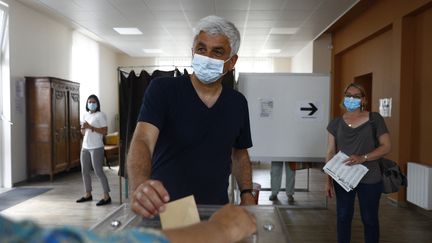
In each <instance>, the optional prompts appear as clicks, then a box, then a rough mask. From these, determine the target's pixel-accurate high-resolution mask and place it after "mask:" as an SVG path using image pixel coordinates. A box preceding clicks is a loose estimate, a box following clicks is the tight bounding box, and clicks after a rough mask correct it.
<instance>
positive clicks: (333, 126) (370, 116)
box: [325, 83, 391, 243]
mask: <svg viewBox="0 0 432 243" xmlns="http://www.w3.org/2000/svg"><path fill="white" fill-rule="evenodd" d="M366 102H367V100H366V92H365V90H364V88H363V87H362V86H361V85H359V84H356V83H351V84H349V85H348V87H347V88H346V89H345V92H344V98H343V103H342V104H343V107H344V108H345V109H346V112H345V113H344V114H343V115H342V116H341V117H337V118H335V119H334V120H333V121H331V122H330V123H329V125H328V126H327V130H328V132H329V135H328V149H327V155H326V161H329V160H330V159H331V158H332V157H333V156H334V155H335V154H336V153H337V152H338V151H342V152H344V153H345V154H347V155H348V156H349V158H348V159H346V161H345V163H346V165H355V164H362V165H364V166H366V167H367V168H368V169H369V170H368V172H367V173H366V175H365V176H364V177H363V178H362V179H361V181H360V183H359V184H358V186H357V187H356V188H354V190H352V191H350V192H346V191H345V190H344V189H343V188H342V187H341V186H339V184H337V183H333V180H332V179H331V177H330V176H328V178H327V183H326V188H325V189H326V193H327V196H328V197H330V198H331V197H333V195H334V193H336V209H337V237H338V242H339V243H348V242H350V239H351V222H352V218H353V214H354V200H355V196H356V194H357V196H358V200H359V206H360V213H361V218H362V222H363V226H364V238H365V242H366V243H377V242H379V222H378V208H379V200H380V197H381V191H382V184H381V171H380V167H379V163H378V160H379V159H380V158H381V157H383V156H384V155H386V154H388V153H389V152H390V149H391V143H390V135H389V133H388V130H387V127H386V125H385V122H384V119H383V118H382V116H381V115H380V114H379V113H376V112H369V111H366V110H365V106H366ZM371 120H373V124H374V125H373V126H374V127H375V129H376V133H375V132H374V131H373V126H372V124H371V122H370V121H371ZM374 134H375V135H376V138H375V137H374ZM376 141H378V142H376Z"/></svg>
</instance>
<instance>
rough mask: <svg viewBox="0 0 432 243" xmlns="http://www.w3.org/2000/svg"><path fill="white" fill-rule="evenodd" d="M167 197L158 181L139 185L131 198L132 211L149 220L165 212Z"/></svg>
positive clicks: (149, 181) (148, 181)
mask: <svg viewBox="0 0 432 243" xmlns="http://www.w3.org/2000/svg"><path fill="white" fill-rule="evenodd" d="M167 202H169V195H168V192H167V191H166V189H165V187H164V186H163V185H162V183H161V182H160V181H157V180H147V181H145V182H144V183H142V184H141V185H139V186H138V187H137V188H136V190H135V191H134V192H133V194H132V197H131V208H132V210H133V211H134V212H135V213H136V214H138V215H141V216H143V217H145V218H151V217H154V216H155V215H157V214H159V213H160V212H163V211H164V210H165V203H167Z"/></svg>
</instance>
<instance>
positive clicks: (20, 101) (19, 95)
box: [15, 79, 25, 114]
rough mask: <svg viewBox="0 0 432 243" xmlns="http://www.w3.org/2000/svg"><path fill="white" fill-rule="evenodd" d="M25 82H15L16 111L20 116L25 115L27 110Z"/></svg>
mask: <svg viewBox="0 0 432 243" xmlns="http://www.w3.org/2000/svg"><path fill="white" fill-rule="evenodd" d="M24 84H25V83H24V80H22V79H20V80H16V82H15V111H16V112H17V113H19V114H24V110H25V104H24V103H25V100H24V94H25V88H24Z"/></svg>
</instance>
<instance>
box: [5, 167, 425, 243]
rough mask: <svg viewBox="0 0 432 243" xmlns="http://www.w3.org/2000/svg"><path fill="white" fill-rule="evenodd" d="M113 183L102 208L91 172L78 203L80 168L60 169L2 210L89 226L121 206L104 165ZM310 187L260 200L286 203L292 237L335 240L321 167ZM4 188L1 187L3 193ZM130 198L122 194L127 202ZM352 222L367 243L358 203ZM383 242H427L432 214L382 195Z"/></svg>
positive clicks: (301, 179)
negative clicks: (89, 188) (89, 195)
mask: <svg viewBox="0 0 432 243" xmlns="http://www.w3.org/2000/svg"><path fill="white" fill-rule="evenodd" d="M269 168H270V165H269V164H268V163H259V164H254V178H253V180H254V181H255V182H257V183H259V184H261V186H262V187H263V188H269V187H270V171H269ZM104 170H105V172H106V174H107V176H108V180H109V182H110V186H111V197H112V199H113V203H112V204H111V205H106V206H103V207H96V206H95V204H96V202H97V201H98V200H99V199H100V198H101V196H102V195H101V194H102V193H101V191H102V190H101V185H100V183H99V182H98V180H97V178H96V177H95V176H94V175H93V177H92V179H93V187H94V192H93V199H94V200H93V201H92V202H87V203H80V204H77V203H75V200H76V199H78V198H80V197H81V196H82V195H83V186H82V181H81V173H80V172H79V171H71V172H69V173H64V174H59V175H57V176H56V177H55V179H54V182H52V183H51V182H49V178H48V177H42V178H41V179H40V180H37V181H33V182H32V183H26V184H23V185H20V186H26V187H50V188H53V190H50V191H48V192H46V193H44V194H41V195H39V196H37V197H34V198H31V199H29V200H27V201H24V202H22V203H20V204H17V205H15V206H14V207H11V208H8V209H6V210H4V211H2V212H0V214H2V215H6V216H8V217H10V218H13V219H16V220H20V219H33V220H35V221H37V222H39V223H40V224H41V225H45V226H54V225H63V224H68V225H74V226H78V227H85V228H87V227H90V226H92V225H94V224H95V223H97V222H98V221H100V220H101V219H102V218H104V217H105V216H106V215H107V214H108V213H110V212H111V211H112V210H114V209H115V208H116V207H118V206H119V205H120V202H119V178H118V176H117V168H114V169H113V170H110V169H108V168H104ZM309 172H310V185H309V192H301V191H296V193H295V195H294V198H295V203H294V204H293V205H288V203H287V197H286V196H285V193H284V192H280V193H279V200H278V201H275V202H272V201H269V200H268V196H269V195H270V191H261V192H260V196H259V204H261V205H271V204H275V205H282V206H284V207H286V208H284V209H283V220H284V223H285V227H286V229H287V231H288V232H289V236H290V238H291V239H292V241H293V242H317V243H318V242H336V219H335V215H336V212H335V202H334V199H333V200H329V201H328V207H327V208H326V207H325V197H324V191H323V185H324V180H325V175H324V174H323V173H322V172H321V170H319V169H310V170H309ZM306 178H307V170H300V171H297V175H296V188H297V189H304V188H306V186H307V180H306ZM1 192H2V191H0V193H1ZM125 201H126V200H125V199H123V202H125ZM354 217H355V218H354V221H353V226H352V242H354V243H356V242H363V227H362V224H361V220H360V216H359V210H358V208H356V213H355V216H354ZM380 223H381V242H392V243H399V242H400V243H405V242H406V243H411V242H413V243H417V242H419V243H423V242H432V230H431V229H432V216H431V214H430V213H427V212H424V210H418V209H413V208H412V207H401V206H399V207H398V206H394V205H393V204H392V203H390V201H389V200H387V199H386V198H385V196H383V197H382V200H381V207H380Z"/></svg>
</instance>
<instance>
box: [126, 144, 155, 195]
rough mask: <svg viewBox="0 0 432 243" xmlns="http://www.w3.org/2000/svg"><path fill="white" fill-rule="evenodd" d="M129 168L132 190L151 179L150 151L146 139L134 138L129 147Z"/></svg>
mask: <svg viewBox="0 0 432 243" xmlns="http://www.w3.org/2000/svg"><path fill="white" fill-rule="evenodd" d="M127 169H128V178H129V183H130V188H131V192H133V191H134V190H135V189H136V188H137V187H138V186H139V185H140V184H141V183H143V182H145V181H146V180H148V179H150V174H151V159H150V151H149V149H148V146H147V145H146V144H145V142H144V141H142V140H140V139H135V137H134V138H133V139H132V142H131V146H130V148H129V153H128V156H127Z"/></svg>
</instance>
